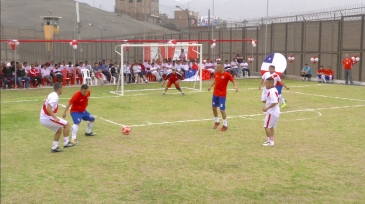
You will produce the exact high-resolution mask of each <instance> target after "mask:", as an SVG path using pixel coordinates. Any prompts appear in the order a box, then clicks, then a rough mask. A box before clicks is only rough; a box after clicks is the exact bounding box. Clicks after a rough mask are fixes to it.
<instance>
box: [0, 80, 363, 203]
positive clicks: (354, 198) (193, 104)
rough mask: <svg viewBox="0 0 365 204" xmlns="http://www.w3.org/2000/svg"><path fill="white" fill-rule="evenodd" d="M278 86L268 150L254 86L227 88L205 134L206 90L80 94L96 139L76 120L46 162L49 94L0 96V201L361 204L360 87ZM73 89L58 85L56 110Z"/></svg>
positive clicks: (104, 88)
mask: <svg viewBox="0 0 365 204" xmlns="http://www.w3.org/2000/svg"><path fill="white" fill-rule="evenodd" d="M285 82H286V84H287V86H289V87H290V91H287V90H285V89H284V90H283V96H284V97H285V98H286V99H287V101H288V105H287V107H286V108H284V109H282V110H281V111H282V114H281V116H280V119H279V123H278V127H277V129H276V130H275V146H274V147H263V146H262V143H263V142H264V141H265V140H266V135H265V132H264V129H263V119H264V115H263V113H262V108H263V106H264V104H263V103H261V101H260V99H261V91H260V90H258V86H259V84H260V79H240V80H237V83H238V87H239V92H238V93H235V92H234V90H233V85H232V84H231V83H230V84H229V87H228V89H229V91H228V96H227V103H226V107H227V116H228V130H227V131H226V132H220V131H219V130H218V129H216V130H214V129H212V126H213V124H214V119H213V114H212V110H211V97H212V91H210V92H208V91H207V88H208V86H209V85H210V84H209V83H210V82H204V85H203V92H197V91H192V90H188V89H185V90H184V92H185V96H182V95H181V94H179V92H178V91H177V90H175V89H171V90H169V91H168V92H167V94H166V95H165V96H162V91H161V90H158V91H153V90H149V91H144V92H127V93H126V96H123V97H120V96H116V95H113V94H110V93H109V92H110V91H114V90H115V89H116V87H115V86H97V87H90V90H91V98H90V100H89V106H88V109H87V110H88V111H89V112H90V113H92V114H93V115H94V116H95V117H96V122H95V124H94V127H93V132H95V133H97V136H95V137H85V136H84V131H85V130H86V124H87V123H86V122H82V123H81V125H80V128H79V132H78V133H79V134H78V140H79V144H78V145H76V146H75V147H72V148H67V149H65V150H64V151H63V152H62V153H57V154H52V153H50V149H51V145H52V138H53V133H52V132H51V131H49V130H48V129H46V128H45V127H43V126H42V125H41V124H40V123H39V112H40V109H41V106H42V103H43V100H44V99H45V98H46V97H47V95H48V94H49V93H50V92H51V91H52V89H46V88H42V89H31V90H13V91H7V90H6V91H1V203H362V202H364V200H365V188H364V180H365V175H364V172H365V157H364V155H365V140H364V139H363V137H364V136H365V115H364V113H365V94H364V93H365V90H364V87H362V86H345V85H337V84H317V83H316V82H302V81H291V80H285ZM128 86H130V87H129V88H131V89H139V88H140V87H138V86H142V85H138V84H137V85H128ZM143 86H145V87H148V88H150V89H153V88H157V87H159V88H161V86H160V84H152V83H150V84H147V85H143ZM182 86H184V85H183V84H182ZM77 90H79V87H71V88H70V87H67V88H64V90H63V94H62V95H61V96H60V98H61V99H60V102H59V104H60V105H61V106H62V105H67V103H68V100H69V99H70V97H71V96H72V94H73V93H74V92H75V91H77ZM61 106H60V108H59V112H58V116H59V117H60V116H61V115H62V111H63V110H64V109H63V107H61ZM219 116H220V118H221V115H220V114H219ZM66 119H67V120H68V121H69V122H70V123H72V120H71V117H70V115H68V116H67V118H66ZM221 124H222V123H221ZM121 125H129V126H131V128H132V132H131V134H130V135H128V136H126V135H123V134H122V133H121ZM61 149H63V148H61Z"/></svg>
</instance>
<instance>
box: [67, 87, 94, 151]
mask: <svg viewBox="0 0 365 204" xmlns="http://www.w3.org/2000/svg"><path fill="white" fill-rule="evenodd" d="M89 97H90V90H89V87H88V86H87V85H86V84H83V85H82V86H81V90H80V91H78V92H76V93H75V94H74V95H73V96H72V98H71V99H70V101H69V103H68V104H67V106H66V108H65V111H64V112H63V115H62V117H63V118H65V117H66V112H67V111H68V109H69V108H70V106H71V105H72V107H71V111H70V112H71V117H72V120H73V121H74V125H73V126H72V139H71V143H72V144H77V143H78V141H77V139H76V135H77V131H78V130H79V124H80V123H81V120H86V121H89V122H88V124H87V128H86V132H85V136H95V135H96V134H95V133H93V132H91V128H92V126H93V124H94V121H95V118H94V116H92V115H91V114H90V113H89V112H87V110H86V107H87V105H88V103H89Z"/></svg>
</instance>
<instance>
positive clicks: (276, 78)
mask: <svg viewBox="0 0 365 204" xmlns="http://www.w3.org/2000/svg"><path fill="white" fill-rule="evenodd" d="M268 78H273V79H274V86H276V84H277V83H281V85H283V86H284V87H285V88H286V89H287V90H289V87H287V86H286V85H285V84H284V82H282V81H281V78H280V76H279V74H277V73H275V66H274V65H270V66H269V71H268V72H266V73H265V74H264V75H262V77H261V83H260V86H259V90H260V89H261V86H262V84H264V82H265V81H266V80H267V79H268ZM266 93H267V89H266V88H265V87H264V88H263V89H262V94H261V101H262V102H263V103H265V102H264V101H265V100H264V99H265V96H266Z"/></svg>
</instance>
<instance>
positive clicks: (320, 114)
mask: <svg viewBox="0 0 365 204" xmlns="http://www.w3.org/2000/svg"><path fill="white" fill-rule="evenodd" d="M308 112H311V111H308ZM284 113H292V111H287V112H282V114H284ZM317 113H318V115H317V116H314V117H309V118H298V119H291V120H285V119H284V120H282V119H280V121H299V120H309V119H314V118H319V117H321V116H322V113H321V112H317ZM240 118H243V119H248V120H262V121H264V120H265V119H257V118H248V117H243V116H240Z"/></svg>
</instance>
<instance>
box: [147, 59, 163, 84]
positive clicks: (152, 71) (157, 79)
mask: <svg viewBox="0 0 365 204" xmlns="http://www.w3.org/2000/svg"><path fill="white" fill-rule="evenodd" d="M150 72H151V74H153V75H154V76H155V77H156V81H162V77H161V75H160V73H159V72H158V71H157V67H156V66H155V63H152V64H151V67H150Z"/></svg>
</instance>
